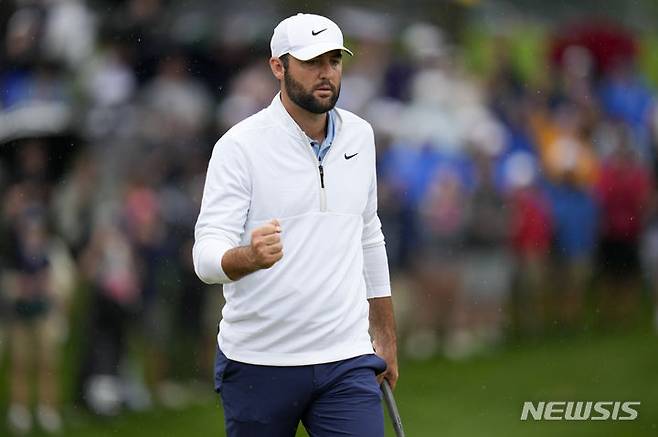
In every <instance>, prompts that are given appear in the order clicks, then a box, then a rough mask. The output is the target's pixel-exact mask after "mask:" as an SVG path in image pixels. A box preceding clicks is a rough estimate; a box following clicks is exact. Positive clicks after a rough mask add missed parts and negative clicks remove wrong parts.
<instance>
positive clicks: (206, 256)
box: [193, 94, 391, 366]
mask: <svg viewBox="0 0 658 437" xmlns="http://www.w3.org/2000/svg"><path fill="white" fill-rule="evenodd" d="M274 218H276V219H278V221H279V223H280V224H281V229H282V232H281V239H282V243H283V254H284V255H283V258H282V259H281V260H280V261H279V262H277V263H276V264H274V265H273V266H272V267H271V268H269V269H263V270H259V271H256V272H254V273H252V274H250V275H247V276H245V277H243V278H241V279H240V280H238V281H231V280H230V279H229V278H228V276H226V274H225V273H224V272H223V270H222V268H221V260H222V257H223V256H224V253H226V251H227V250H230V249H231V248H234V247H237V246H244V245H248V244H250V241H251V232H252V231H253V230H254V229H256V228H258V227H259V226H262V225H264V224H266V223H267V222H269V221H270V220H272V219H274ZM193 258H194V267H195V270H196V272H197V275H198V276H199V277H200V278H201V279H202V280H203V281H204V282H206V283H223V284H224V297H225V300H226V304H225V306H224V309H223V311H222V320H221V322H220V330H219V334H218V344H219V347H220V348H221V350H222V352H223V353H224V354H225V355H226V356H227V357H228V358H229V359H232V360H235V361H240V362H245V363H251V364H261V365H273V366H296V365H308V364H319V363H326V362H332V361H337V360H342V359H347V358H351V357H354V356H357V355H362V354H368V353H373V349H372V345H371V342H370V336H369V334H368V302H367V299H368V298H372V297H384V296H390V294H391V291H390V281H389V273H388V265H387V258H386V251H385V248H384V236H383V234H382V231H381V223H380V221H379V217H378V216H377V181H376V173H375V144H374V135H373V131H372V128H371V127H370V125H369V124H368V123H367V122H366V121H365V120H363V119H361V118H359V117H357V116H356V115H354V114H352V113H351V112H348V111H345V110H341V109H337V110H336V117H335V138H334V141H333V143H332V145H331V148H330V149H329V152H328V153H327V154H326V155H325V157H324V158H323V160H322V162H321V163H320V162H319V161H318V159H317V157H316V156H315V154H314V153H313V151H312V149H311V147H310V145H309V143H308V138H307V136H306V135H305V134H304V132H303V131H302V130H301V128H300V127H299V126H298V125H297V123H295V121H294V120H293V119H292V117H291V116H290V115H289V114H288V112H287V111H286V109H285V108H284V106H283V104H282V103H281V100H280V96H279V94H277V95H276V96H275V98H274V100H273V101H272V104H271V105H270V106H269V107H267V108H266V109H263V110H262V111H260V112H258V113H257V114H254V115H252V116H251V117H249V118H247V119H245V120H243V121H242V122H240V123H238V124H237V125H235V126H234V127H233V128H231V129H230V130H229V131H228V132H227V133H226V134H224V136H222V137H221V138H220V139H219V141H217V144H216V145H215V148H214V150H213V153H212V157H211V159H210V163H209V166H208V173H207V176H206V184H205V188H204V192H203V200H202V203H201V211H200V213H199V218H198V221H197V224H196V229H195V244H194V249H193Z"/></svg>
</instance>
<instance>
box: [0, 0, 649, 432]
mask: <svg viewBox="0 0 658 437" xmlns="http://www.w3.org/2000/svg"><path fill="white" fill-rule="evenodd" d="M166 3H167V2H165V1H161V0H124V1H118V2H109V1H98V2H90V3H86V2H83V1H78V0H60V1H36V0H34V1H29V0H24V1H17V2H14V4H12V3H11V2H10V3H7V2H2V3H0V17H1V18H0V24H1V25H0V29H1V28H4V29H5V31H4V34H3V35H2V46H1V47H0V91H1V92H0V141H1V142H2V145H0V157H1V158H2V160H1V161H0V197H1V198H2V203H1V204H2V211H1V212H2V215H1V221H0V230H1V234H0V275H1V280H0V363H2V362H3V360H4V358H3V357H7V359H6V360H4V362H6V365H4V366H2V365H0V369H5V370H6V372H7V377H6V378H5V379H4V380H6V381H8V387H7V392H8V393H7V394H6V396H7V397H8V401H7V403H6V405H7V420H8V423H9V426H10V428H11V429H12V430H14V431H17V432H27V431H29V430H30V429H31V428H32V427H33V426H35V425H37V424H38V425H39V426H40V427H41V428H42V429H44V430H46V431H53V432H55V431H58V430H60V429H61V427H62V419H61V415H60V411H61V406H62V405H63V404H65V403H67V402H72V403H80V404H83V405H85V406H86V407H88V408H89V409H90V410H91V411H92V412H94V413H96V414H99V415H107V416H113V415H116V414H118V413H119V412H120V411H122V409H124V408H129V409H144V408H148V407H150V406H151V405H153V404H163V405H166V406H171V407H177V406H181V405H183V404H185V403H186V402H187V401H190V400H192V399H194V398H198V396H197V394H198V389H196V388H195V387H196V384H197V383H196V382H190V381H197V380H203V381H204V382H202V383H201V384H202V387H203V388H202V389H201V391H202V392H205V391H207V389H206V386H207V387H209V385H208V384H207V383H206V382H205V381H206V380H209V379H208V378H209V377H208V375H210V374H211V367H212V357H213V353H214V346H213V342H214V337H215V334H216V324H217V321H218V318H219V317H220V308H221V299H222V298H221V293H220V290H219V289H218V288H217V287H206V286H204V285H203V284H202V283H201V282H200V281H199V280H198V279H197V278H196V276H195V274H194V271H193V266H192V261H191V247H192V244H193V228H194V223H195V220H196V216H197V213H198V209H199V203H200V197H201V190H202V188H203V182H204V177H205V170H206V165H207V160H208V158H209V156H210V152H211V150H212V146H213V144H214V142H215V141H216V140H217V138H219V136H220V135H221V134H222V133H223V132H225V131H226V130H227V129H228V128H229V127H231V126H232V125H233V124H234V123H236V122H238V121H240V120H241V119H243V118H245V117H246V116H248V115H250V114H252V113H254V112H256V111H257V110H259V109H261V108H263V107H265V106H267V105H268V104H269V102H270V100H271V99H272V96H273V95H274V93H275V91H276V88H277V83H276V82H275V80H274V79H273V77H272V76H271V73H270V72H269V69H268V64H267V59H268V56H269V44H268V43H269V37H270V35H271V31H272V28H273V26H274V25H275V24H276V22H278V19H276V18H273V17H275V16H279V15H281V14H280V13H278V12H277V11H269V10H262V11H260V13H259V14H253V13H242V12H235V13H233V12H231V13H228V12H225V11H224V12H225V13H220V11H218V10H217V7H216V6H214V7H213V6H212V4H211V2H207V3H206V2H203V1H198V2H185V5H179V4H178V3H176V2H171V4H166ZM91 4H93V6H91ZM270 12H271V14H269V13H270ZM268 14H269V15H270V16H268ZM284 15H286V14H284ZM332 17H333V18H334V19H335V20H336V21H337V22H338V23H339V24H340V25H341V27H342V28H343V30H344V33H345V34H346V36H347V39H348V43H347V45H348V46H349V47H351V48H353V49H354V51H355V54H356V56H355V57H354V58H352V59H346V60H345V66H344V77H343V85H342V92H341V97H340V100H339V106H341V107H343V108H345V109H349V110H352V111H354V112H355V113H357V114H359V115H361V116H362V117H364V118H366V119H367V120H368V121H370V122H371V123H372V125H373V127H374V129H375V134H376V139H377V148H378V166H379V168H378V177H379V213H380V217H381V219H382V223H383V227H384V233H385V235H386V238H387V247H388V254H389V262H390V266H391V271H392V280H393V289H394V290H395V291H394V294H395V300H396V305H397V311H398V316H399V329H400V337H401V340H402V344H403V350H402V352H403V353H405V354H407V355H409V356H412V357H417V358H423V357H428V356H432V355H434V354H437V353H441V354H444V355H446V356H448V357H451V358H455V359H459V358H464V357H468V356H470V355H472V354H474V353H478V352H481V351H485V350H488V349H489V348H490V347H491V346H494V345H496V344H499V343H500V342H502V341H504V340H505V339H508V338H511V337H516V336H535V335H542V334H543V333H546V332H547V331H548V330H551V329H556V328H557V329H561V330H566V331H570V330H578V329H581V328H582V327H583V326H585V325H586V324H587V323H588V322H587V320H590V319H588V316H587V314H590V313H593V314H594V317H595V319H596V320H601V321H603V324H605V325H609V324H619V323H622V324H623V323H628V322H629V321H632V320H633V319H634V318H636V317H637V314H638V309H640V308H641V307H642V303H643V302H647V301H648V299H647V297H646V296H645V294H646V293H644V294H643V291H644V290H654V289H658V213H657V211H656V209H655V194H656V188H655V179H654V177H655V170H656V164H657V162H658V161H657V159H656V151H657V150H658V148H657V147H658V110H657V107H656V104H655V101H656V100H655V96H654V94H655V93H654V91H653V90H652V89H651V88H650V87H649V86H648V85H647V83H646V81H645V79H644V78H643V77H642V75H641V74H640V71H639V70H638V68H637V67H636V65H637V63H636V61H637V57H638V56H639V53H638V49H637V46H636V45H635V44H634V41H633V36H632V34H627V31H625V30H623V29H619V28H616V27H614V26H611V25H609V24H605V23H601V24H600V25H599V26H598V27H597V26H592V27H591V28H589V29H583V28H577V27H575V28H574V29H571V30H570V31H569V32H571V34H573V35H574V38H572V39H569V38H565V37H564V35H565V33H561V34H560V37H559V38H558V37H551V36H548V38H552V39H551V40H550V41H547V42H546V44H547V46H549V47H550V48H551V50H549V51H548V53H537V54H536V62H538V63H541V65H542V68H540V69H539V71H540V73H539V74H537V75H535V76H534V77H531V78H528V77H523V76H522V75H521V74H520V73H519V71H517V68H516V66H515V63H514V59H513V57H512V56H511V55H510V54H511V53H512V50H511V49H510V46H509V43H510V41H509V40H508V39H507V38H506V37H505V36H504V35H498V36H492V38H491V41H490V44H489V47H490V48H491V50H492V53H491V62H490V65H489V66H488V68H487V69H486V70H485V71H484V72H480V73H478V74H475V73H474V72H473V70H472V69H469V68H468V65H467V62H466V61H465V59H464V49H463V47H460V46H459V45H456V44H455V43H454V41H451V40H450V38H448V37H447V36H446V35H445V34H444V33H443V32H442V31H441V29H440V28H438V27H437V26H435V25H432V24H428V23H420V22H417V23H414V22H402V21H401V20H399V19H396V18H394V17H392V16H391V15H390V14H379V13H376V12H372V11H370V12H366V11H364V10H360V9H339V10H337V11H336V14H335V16H332ZM281 18H283V16H281ZM578 32H580V33H581V34H582V33H583V32H585V33H587V35H589V37H590V38H585V37H582V38H581V37H579V36H578V35H580V34H579V33H578ZM566 35H570V34H569V33H566ZM602 35H605V36H606V37H607V38H612V39H611V40H614V41H621V42H623V44H622V43H619V44H612V43H610V41H611V40H606V41H607V43H608V44H609V45H608V46H607V47H610V49H609V50H603V51H597V50H596V49H593V47H600V46H601V41H602V40H601V38H603V36H602ZM611 35H612V36H611ZM581 36H582V35H581ZM597 38H599V39H597ZM592 40H593V41H594V42H592ZM612 47H614V49H613V48H612ZM657 308H658V307H657ZM656 314H657V317H656V320H657V321H658V312H657V313H656ZM70 344H73V345H74V347H68V348H67V349H66V350H67V351H70V355H71V356H69V357H63V356H62V351H63V350H64V348H65V347H66V345H70ZM63 358H67V359H63ZM63 362H66V363H67V367H66V369H65V371H66V372H72V373H73V375H72V376H70V377H69V378H68V380H72V381H74V382H73V383H72V384H71V385H72V387H71V391H72V392H73V393H74V394H70V393H66V392H62V390H61V389H62V385H63V384H62V383H61V381H62V379H60V377H61V374H62V369H61V368H60V367H61V364H62V363H63ZM57 375H60V377H58V376H57ZM32 383H34V384H35V385H36V387H37V388H36V391H34V390H35V389H34V388H33V387H31V384H32ZM195 390H196V391H195ZM32 393H35V394H36V396H37V399H36V402H34V401H33V400H32V399H31V395H32ZM2 396H4V394H3V395H2ZM1 398H2V397H0V399H1ZM35 421H36V423H34V422H35ZM0 429H1V428H0Z"/></svg>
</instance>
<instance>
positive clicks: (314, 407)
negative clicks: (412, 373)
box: [215, 348, 386, 437]
mask: <svg viewBox="0 0 658 437" xmlns="http://www.w3.org/2000/svg"><path fill="white" fill-rule="evenodd" d="M385 369H386V362H385V361H384V360H383V359H381V358H380V357H378V356H377V355H374V354H370V355H361V356H358V357H354V358H350V359H347V360H342V361H336V362H333V363H325V364H316V365H309V366H290V367H279V366H260V365H254V364H246V363H241V362H237V361H233V360H229V359H228V358H226V356H225V355H224V354H223V353H222V352H221V350H220V349H219V348H218V349H217V355H216V359H215V390H216V391H217V392H218V393H220V395H221V398H222V403H223V406H224V416H225V419H226V434H227V436H228V437H294V436H295V433H296V431H297V427H298V425H299V422H300V421H301V422H302V423H303V424H304V428H306V431H307V432H308V434H309V435H310V436H311V437H329V436H359V437H383V436H384V413H383V410H382V406H381V392H380V389H379V386H378V384H377V379H376V377H375V376H376V375H377V374H379V373H381V372H383V371H384V370H385Z"/></svg>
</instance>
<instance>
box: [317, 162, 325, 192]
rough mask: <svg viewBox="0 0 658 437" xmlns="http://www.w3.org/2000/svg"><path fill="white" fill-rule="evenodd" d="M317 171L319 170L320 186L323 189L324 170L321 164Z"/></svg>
mask: <svg viewBox="0 0 658 437" xmlns="http://www.w3.org/2000/svg"><path fill="white" fill-rule="evenodd" d="M318 169H319V170H320V186H321V187H322V188H324V168H322V164H320V165H319V166H318Z"/></svg>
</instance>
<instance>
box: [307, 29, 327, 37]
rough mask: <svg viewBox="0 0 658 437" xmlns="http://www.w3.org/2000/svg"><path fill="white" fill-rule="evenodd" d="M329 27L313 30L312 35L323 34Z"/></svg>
mask: <svg viewBox="0 0 658 437" xmlns="http://www.w3.org/2000/svg"><path fill="white" fill-rule="evenodd" d="M327 29H328V28H327V27H325V28H324V29H322V30H318V31H317V32H316V31H315V30H311V35H313V36H316V35H319V34H321V33H322V32H324V31H325V30H327Z"/></svg>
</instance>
